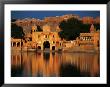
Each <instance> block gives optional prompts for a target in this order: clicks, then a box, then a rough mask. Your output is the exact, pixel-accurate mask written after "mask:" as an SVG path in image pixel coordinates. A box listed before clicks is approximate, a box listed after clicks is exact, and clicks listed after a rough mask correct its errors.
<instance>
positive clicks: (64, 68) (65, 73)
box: [60, 64, 82, 77]
mask: <svg viewBox="0 0 110 87" xmlns="http://www.w3.org/2000/svg"><path fill="white" fill-rule="evenodd" d="M60 76H61V77H81V76H82V75H81V73H80V70H79V69H77V68H76V67H75V66H74V65H71V64H65V65H64V64H61V67H60Z"/></svg>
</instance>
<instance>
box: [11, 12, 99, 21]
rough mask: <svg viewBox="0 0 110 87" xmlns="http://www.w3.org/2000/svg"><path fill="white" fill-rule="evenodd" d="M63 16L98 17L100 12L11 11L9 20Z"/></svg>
mask: <svg viewBox="0 0 110 87" xmlns="http://www.w3.org/2000/svg"><path fill="white" fill-rule="evenodd" d="M64 14H77V15H79V16H80V18H81V17H84V16H91V17H94V18H95V17H97V16H100V11H12V12H11V18H16V19H22V18H38V19H43V18H44V17H49V16H61V15H64Z"/></svg>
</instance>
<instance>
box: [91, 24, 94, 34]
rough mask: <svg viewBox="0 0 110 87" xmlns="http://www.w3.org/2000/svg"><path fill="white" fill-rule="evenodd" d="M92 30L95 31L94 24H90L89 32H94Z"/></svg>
mask: <svg viewBox="0 0 110 87" xmlns="http://www.w3.org/2000/svg"><path fill="white" fill-rule="evenodd" d="M94 32H95V28H94V25H93V24H92V25H91V27H90V33H94Z"/></svg>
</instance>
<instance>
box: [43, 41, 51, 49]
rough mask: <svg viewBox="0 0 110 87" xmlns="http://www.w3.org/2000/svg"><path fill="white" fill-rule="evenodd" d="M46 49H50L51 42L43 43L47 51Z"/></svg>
mask: <svg viewBox="0 0 110 87" xmlns="http://www.w3.org/2000/svg"><path fill="white" fill-rule="evenodd" d="M45 48H48V49H50V43H49V41H44V43H43V49H44V50H45Z"/></svg>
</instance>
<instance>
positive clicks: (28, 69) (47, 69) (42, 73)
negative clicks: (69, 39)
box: [11, 52, 100, 77]
mask: <svg viewBox="0 0 110 87" xmlns="http://www.w3.org/2000/svg"><path fill="white" fill-rule="evenodd" d="M11 76H12V77H27V76H28V77H32V76H33V77H57V76H58V77H60V76H61V77H81V76H83V77H85V76H86V77H87V76H100V64H99V54H94V53H57V52H39V53H36V52H22V53H21V52H16V53H12V55H11Z"/></svg>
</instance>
